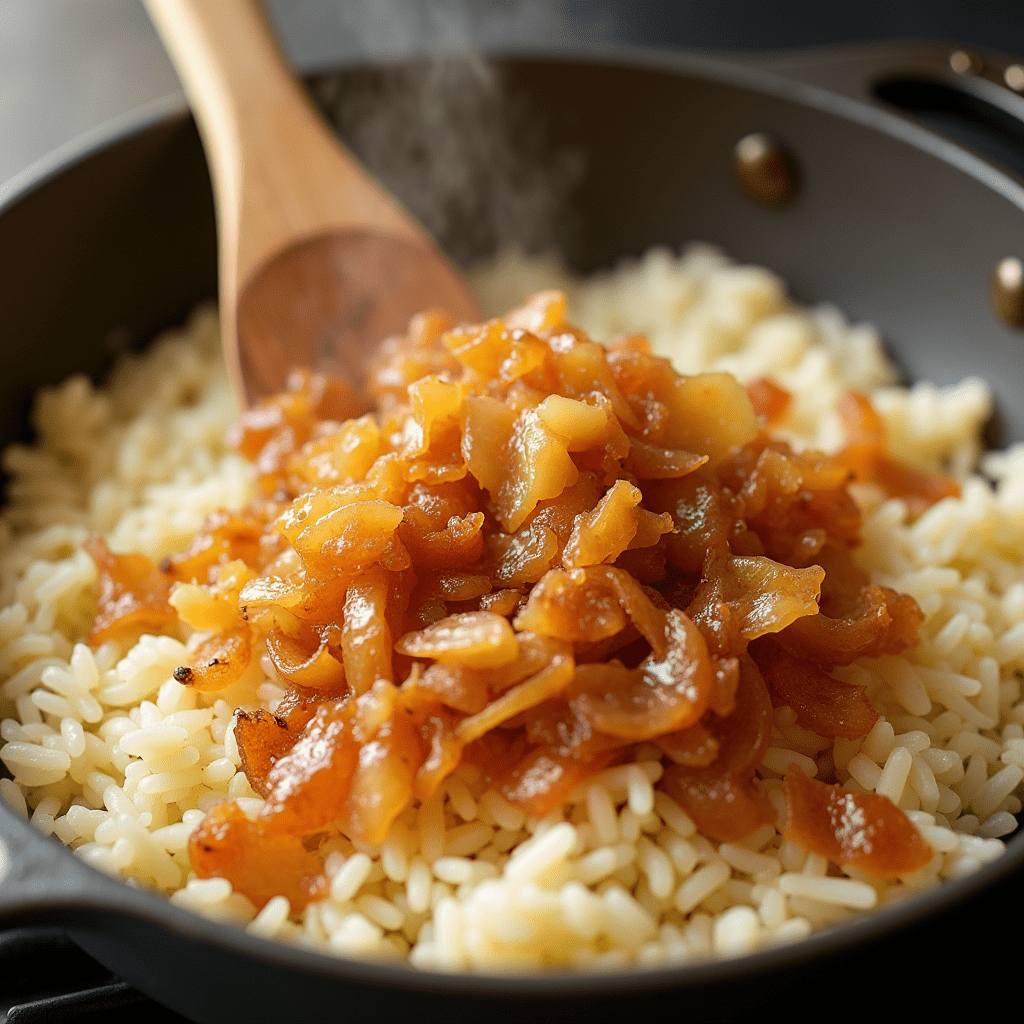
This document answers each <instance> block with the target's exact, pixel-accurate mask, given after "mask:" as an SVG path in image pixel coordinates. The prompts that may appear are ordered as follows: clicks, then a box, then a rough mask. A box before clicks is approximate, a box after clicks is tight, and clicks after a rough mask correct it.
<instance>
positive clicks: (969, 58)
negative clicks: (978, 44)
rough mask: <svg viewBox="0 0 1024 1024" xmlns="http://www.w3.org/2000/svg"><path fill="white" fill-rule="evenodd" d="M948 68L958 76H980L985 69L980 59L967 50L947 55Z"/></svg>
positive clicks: (955, 51)
mask: <svg viewBox="0 0 1024 1024" xmlns="http://www.w3.org/2000/svg"><path fill="white" fill-rule="evenodd" d="M949 66H950V67H951V68H952V69H953V70H954V71H955V72H956V73H957V74H958V75H980V74H981V72H982V70H983V69H984V67H985V65H984V64H983V63H982V62H981V58H980V57H979V56H978V55H977V54H976V53H971V52H970V51H969V50H954V51H953V52H952V53H951V54H950V55H949Z"/></svg>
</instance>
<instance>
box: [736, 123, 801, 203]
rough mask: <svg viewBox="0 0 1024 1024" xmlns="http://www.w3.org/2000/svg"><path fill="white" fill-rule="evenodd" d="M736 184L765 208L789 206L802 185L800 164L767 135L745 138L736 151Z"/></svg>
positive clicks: (780, 144) (757, 134) (775, 140)
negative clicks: (798, 173)
mask: <svg viewBox="0 0 1024 1024" xmlns="http://www.w3.org/2000/svg"><path fill="white" fill-rule="evenodd" d="M733 158H734V165H735V168H736V180H737V181H738V182H739V184H740V187H741V188H742V189H743V191H744V192H746V194H747V195H748V196H749V197H750V198H751V199H753V200H754V202H755V203H760V204H761V205H762V206H778V205H780V204H782V203H785V202H788V201H789V200H790V199H792V198H793V197H794V196H795V195H796V192H797V186H798V184H799V181H798V176H797V170H796V164H795V163H794V161H793V158H792V157H791V156H790V155H789V153H788V151H787V150H786V147H785V146H784V145H783V144H782V143H781V142H780V141H779V140H778V139H775V138H773V137H772V136H771V135H768V134H766V133H764V132H755V133H754V134H753V135H745V136H744V137H743V138H742V139H740V141H739V142H737V143H736V148H735V149H734V150H733Z"/></svg>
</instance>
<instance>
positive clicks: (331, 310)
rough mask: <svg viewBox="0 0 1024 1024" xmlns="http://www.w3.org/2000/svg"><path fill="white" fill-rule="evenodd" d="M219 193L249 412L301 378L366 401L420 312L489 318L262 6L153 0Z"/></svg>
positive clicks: (231, 354) (236, 371)
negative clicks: (303, 372)
mask: <svg viewBox="0 0 1024 1024" xmlns="http://www.w3.org/2000/svg"><path fill="white" fill-rule="evenodd" d="M146 7H147V10H148V11H149V14H150V17H151V18H152V20H153V22H154V24H155V25H156V27H157V30H158V31H159V33H160V35H161V38H162V39H163V41H164V44H165V46H166V47H167V50H168V52H169V53H170V55H171V58H172V60H173V61H174V64H175V67H176V68H177V70H178V74H179V77H180V78H181V81H182V85H183V87H184V89H185V92H186V94H187V96H188V98H189V103H190V105H191V107H192V110H193V113H194V115H195V118H196V121H197V123H198V125H199V130H200V134H201V135H202V139H203V146H204V148H205V150H206V155H207V161H208V163H209V166H210V171H211V175H212V177H213V184H214V196H215V200H216V207H217V231H218V247H219V259H220V310H221V313H220V315H221V328H222V333H223V338H224V353H225V358H226V359H227V362H228V368H229V371H230V372H231V375H232V378H233V381H234V383H235V386H236V388H237V390H238V393H239V394H240V396H241V397H242V399H243V400H244V401H245V402H249V403H251V402H255V401H258V400H259V399H260V398H264V397H266V396H269V395H272V394H274V393H276V392H278V391H280V390H281V389H282V388H283V387H284V385H285V382H286V380H287V376H288V373H289V371H291V370H292V369H294V368H296V367H299V366H308V367H312V368H314V369H317V370H324V371H327V372H331V373H336V374H341V375H343V376H345V377H346V378H347V379H348V380H349V382H350V383H351V384H352V385H353V387H354V388H355V389H356V390H357V391H358V390H359V389H360V388H361V387H362V385H363V383H364V380H365V368H366V365H367V362H368V361H369V359H370V357H372V355H373V353H374V351H375V350H376V349H377V348H378V346H379V344H380V342H381V341H382V340H383V339H384V338H385V337H387V336H389V335H393V334H397V333H401V332H403V331H404V330H405V329H406V327H407V326H408V323H409V319H410V317H411V316H413V315H414V314H416V313H418V312H420V311H422V310H425V309H441V310H444V311H446V312H447V313H448V314H449V316H450V317H451V318H452V320H453V322H455V323H460V322H466V321H472V320H476V319H479V314H478V311H477V308H476V304H475V303H474V301H473V299H472V297H471V296H470V294H469V291H468V289H467V288H466V285H465V283H464V282H463V280H462V279H461V277H460V275H459V274H458V272H457V271H456V270H455V268H454V267H453V266H452V264H451V263H450V262H449V261H448V260H447V259H446V258H445V256H444V255H443V254H442V253H441V252H440V251H439V250H438V248H437V247H436V245H435V244H434V242H433V241H432V239H431V238H430V236H429V235H428V234H427V232H426V231H425V230H424V229H423V227H422V226H421V225H420V224H419V223H417V221H416V220H415V219H414V218H413V217H412V216H411V215H410V214H408V213H407V212H406V211H405V210H404V209H402V208H401V206H400V205H399V204H398V202H397V201H396V200H395V199H394V198H393V197H392V196H390V195H388V194H387V193H386V192H385V191H384V189H383V188H381V186H380V185H379V184H377V182H375V181H374V180H373V179H372V178H370V176H369V175H367V174H366V172H365V171H364V170H363V169H362V168H361V167H360V166H359V165H358V163H357V162H356V161H355V159H354V158H353V157H351V156H350V155H349V154H348V153H347V152H346V151H345V150H344V149H343V148H342V146H341V144H340V143H339V142H338V141H337V139H336V138H335V137H334V135H333V133H332V132H331V131H330V129H329V128H328V127H327V126H326V125H325V124H324V123H323V122H322V120H321V119H320V117H319V115H318V114H317V113H316V111H315V110H314V109H313V107H312V105H311V104H310V103H309V101H308V100H307V98H306V96H305V94H304V93H303V91H302V90H301V88H300V87H299V85H298V84H297V83H296V81H295V80H294V78H293V77H292V75H291V72H290V70H289V69H288V66H287V64H286V62H285V61H284V59H283V57H282V56H281V53H280V51H279V50H278V47H277V45H276V43H275V41H274V37H273V35H272V33H271V31H270V29H269V28H268V26H267V24H266V22H265V21H264V19H263V17H262V14H261V12H260V11H259V9H258V6H257V5H256V4H255V3H254V2H252V0H230V2H225V0H146Z"/></svg>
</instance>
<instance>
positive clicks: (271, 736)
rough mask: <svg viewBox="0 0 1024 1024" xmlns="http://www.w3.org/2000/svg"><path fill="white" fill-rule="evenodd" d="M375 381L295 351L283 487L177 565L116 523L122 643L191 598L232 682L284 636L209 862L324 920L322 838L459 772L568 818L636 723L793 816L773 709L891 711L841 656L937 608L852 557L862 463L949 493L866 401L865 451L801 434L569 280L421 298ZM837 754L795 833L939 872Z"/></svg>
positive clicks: (734, 808) (811, 842)
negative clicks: (312, 363) (128, 551)
mask: <svg viewBox="0 0 1024 1024" xmlns="http://www.w3.org/2000/svg"><path fill="white" fill-rule="evenodd" d="M371 392H372V397H373V399H374V402H375V404H376V409H375V411H374V412H373V413H372V414H366V415H362V416H356V417H355V418H349V417H350V416H351V414H352V413H353V412H354V411H359V410H356V409H355V407H354V399H353V394H352V392H351V391H350V389H349V388H348V387H346V386H343V385H342V384H340V383H339V382H337V381H332V380H329V379H325V378H322V377H316V376H311V375H309V374H296V375H294V376H293V379H292V381H291V384H290V388H289V390H288V391H287V392H286V393H285V394H283V395H281V396H280V397H278V398H276V399H274V400H272V401H270V402H268V403H266V404H264V405H261V406H259V407H257V408H255V409H253V410H251V411H249V412H248V413H246V414H245V415H244V416H243V418H242V420H241V421H240V423H239V424H238V426H237V428H236V429H235V431H234V433H233V442H234V444H235V446H236V447H237V448H238V449H239V450H240V451H241V452H242V453H243V454H245V455H246V456H247V457H249V458H250V459H251V460H252V461H253V464H254V467H255V473H256V477H257V481H258V486H259V491H260V497H259V498H258V499H257V501H255V502H254V503H253V505H252V506H251V507H250V508H249V509H247V510H246V511H245V512H242V513H237V514H232V513H219V514H217V515H215V516H213V517H211V518H210V520H209V521H208V523H207V524H206V527H205V528H204V529H203V530H202V531H201V532H200V533H199V535H198V536H197V537H196V538H195V540H194V542H193V543H192V545H191V546H190V548H189V549H188V550H187V551H185V552H184V553H182V554H181V555H178V556H174V557H172V558H170V559H167V560H166V561H165V563H164V564H163V565H162V566H160V567H159V568H158V567H155V566H153V565H151V564H148V563H147V564H142V563H143V562H144V560H142V561H140V560H139V559H138V557H137V556H120V555H112V554H110V552H109V551H108V550H107V549H106V547H105V545H103V543H102V541H100V540H98V539H94V540H93V541H92V542H91V547H90V551H91V553H92V554H93V557H94V558H95V559H96V561H97V565H98V567H99V571H100V592H99V608H98V613H97V619H96V627H95V631H94V639H95V640H96V641H97V642H99V641H102V640H103V639H106V638H108V637H109V636H112V635H116V633H117V631H118V630H127V631H129V632H130V631H133V630H134V631H136V632H138V631H140V630H143V629H146V630H155V629H163V628H165V627H168V626H169V624H172V623H173V620H174V619H175V618H180V619H181V620H182V621H183V622H184V623H185V624H186V625H187V626H188V627H190V628H191V629H193V630H198V631H202V634H203V635H202V636H201V637H199V638H198V639H199V641H200V642H198V643H197V644H196V645H195V646H194V648H193V651H194V653H193V657H192V660H191V663H190V664H189V665H183V666H181V667H180V668H179V669H178V671H177V672H176V673H175V678H176V679H177V680H178V681H179V682H182V683H185V684H187V685H190V686H195V687H197V688H200V689H202V690H205V691H211V690H219V689H223V688H224V687H227V686H229V685H230V684H231V683H232V682H233V681H235V680H237V679H239V678H240V677H241V675H242V674H243V673H245V672H246V671H247V670H248V668H249V666H250V663H251V661H252V660H253V659H258V658H260V657H263V656H264V653H265V656H266V658H268V659H269V662H270V663H271V664H272V666H273V672H274V674H276V676H277V677H278V678H279V680H281V682H282V685H284V686H286V687H287V688H288V690H287V694H286V696H285V697H284V699H283V700H282V701H281V703H280V704H279V705H277V706H276V707H275V708H274V710H273V712H271V711H269V710H266V709H257V710H239V711H238V712H237V714H236V719H235V730H234V732H235V740H236V742H237V745H238V749H239V753H240V756H241V762H242V767H243V769H244V771H245V773H246V775H247V777H248V779H249V782H250V784H251V786H252V788H253V789H254V790H255V791H256V792H257V793H258V794H260V795H261V796H262V797H263V798H264V804H263V807H262V810H260V812H259V814H258V816H257V817H256V818H255V819H254V820H250V818H249V817H247V816H246V815H245V814H244V813H243V812H242V810H241V809H240V807H239V806H238V805H237V804H235V803H234V802H232V801H229V802H226V803H223V804H221V805H219V806H217V807H215V808H214V809H213V810H212V811H210V812H209V814H208V815H207V817H206V820H205V821H204V822H203V824H202V825H201V826H200V827H199V828H198V829H197V830H196V831H195V832H194V833H193V835H192V839H191V843H190V856H191V860H192V865H193V868H194V870H195V871H196V873H197V874H198V875H199V876H200V877H209V876H222V877H226V878H227V879H229V880H230V881H231V883H232V884H233V886H234V888H235V889H236V891H239V892H242V893H244V894H245V895H247V896H248V897H249V898H250V899H251V900H252V901H253V902H254V903H255V904H257V905H262V904H263V903H265V902H266V901H267V900H268V899H269V898H270V897H271V896H273V895H275V894H278V893H280V894H284V895H286V896H287V897H288V899H289V900H290V902H291V905H292V909H293V910H298V909H299V908H301V907H302V906H304V905H305V904H306V903H307V902H309V901H311V900H316V899H318V898H320V897H321V896H322V895H324V893H325V891H326V884H327V883H326V879H325V876H324V873H323V867H322V863H321V860H320V858H319V857H318V856H317V852H316V851H317V847H318V844H319V841H320V839H321V838H322V837H323V836H324V835H325V834H327V833H329V832H330V831H331V830H334V829H340V831H341V832H343V833H344V834H345V835H347V836H348V837H349V838H351V839H353V840H355V841H357V842H365V843H371V844H372V843H380V842H381V841H383V839H384V838H385V836H386V834H387V832H388V829H389V827H390V826H391V824H392V822H393V821H394V819H395V818H396V816H397V815H399V814H400V813H401V812H402V811H403V809H404V808H405V807H406V806H407V805H408V804H409V803H410V802H412V801H417V800H424V799H427V798H428V797H430V796H431V795H432V794H433V793H434V792H435V791H436V790H437V789H438V787H439V786H440V785H441V784H442V782H443V781H444V779H445V778H446V777H447V776H448V775H449V774H450V773H451V772H452V771H453V770H454V769H455V768H456V767H457V766H458V765H459V764H460V763H464V762H468V763H471V764H473V765H474V766H475V767H476V768H477V769H478V770H479V771H480V772H481V773H482V774H483V776H484V777H485V778H486V779H487V780H488V781H489V782H490V784H491V785H492V786H493V787H494V788H495V789H497V790H498V791H499V792H500V793H501V794H502V795H504V796H505V797H506V798H507V799H508V800H510V801H511V802H513V803H514V804H517V805H518V806H519V807H521V808H523V809H524V810H525V811H527V812H528V813H529V814H532V815H536V816H543V815H545V814H547V813H548V812H550V811H551V810H552V809H554V808H556V807H557V806H558V805H559V804H560V803H561V802H562V801H563V800H564V799H565V798H566V797H567V796H568V795H569V794H570V793H571V792H572V790H573V789H574V788H575V787H576V786H577V785H578V784H579V783H580V782H581V781H583V780H585V779H586V778H588V777H589V776H591V775H593V774H594V773H595V772H597V771H599V770H600V769H602V768H603V767H605V766H607V765H609V764H612V763H619V762H623V761H628V760H630V759H631V758H632V757H633V756H634V752H635V750H636V748H637V746H638V745H640V744H648V745H649V744H654V745H656V746H657V747H658V748H659V750H660V752H661V756H662V760H663V762H664V764H665V765H666V770H665V773H664V775H663V777H662V780H661V782H660V783H659V784H660V785H661V786H662V788H664V789H665V790H666V791H667V792H668V794H669V795H670V796H672V797H673V798H674V799H675V800H676V801H678V803H679V804H680V806H682V807H683V808H684V809H685V810H686V811H687V812H688V813H689V814H690V816H691V817H692V818H693V819H694V821H695V822H696V824H697V826H698V828H699V829H700V831H701V832H702V833H703V834H704V835H705V836H707V837H709V838H710V839H713V840H718V841H733V840H737V839H741V838H743V837H744V836H746V835H748V834H749V833H750V832H752V831H753V830H754V829H756V828H757V827H759V826H760V825H762V824H764V823H766V822H775V821H776V820H777V818H778V814H777V811H776V809H775V808H774V806H773V805H772V803H771V802H770V801H769V800H768V799H767V797H766V796H765V795H764V794H763V792H762V791H761V789H760V788H759V785H758V781H757V769H758V766H759V764H760V762H761V758H762V755H763V753H764V751H765V749H766V746H767V741H768V736H769V731H770V729H771V725H772V715H773V708H774V707H777V706H783V705H785V706H788V707H790V708H792V709H793V710H794V711H795V713H796V715H797V721H798V722H799V724H800V725H802V726H805V727H806V728H808V729H811V730H813V731H815V732H816V733H818V734H819V735H821V736H826V737H837V736H842V737H848V738H856V737H861V736H864V735H865V734H866V733H867V732H868V731H869V730H870V729H871V727H872V725H873V724H874V722H875V720H876V717H877V716H876V714H875V712H874V711H873V709H872V707H871V705H870V703H869V701H868V700H867V699H866V698H865V696H864V694H863V692H862V690H861V689H860V688H859V687H856V686H852V685H850V684H848V683H845V682H841V681H839V680H836V679H834V678H833V677H832V674H831V673H832V669H834V668H835V667H836V666H839V665H848V664H850V663H851V662H852V661H853V660H854V659H856V658H861V657H878V656H881V655H884V654H895V653H898V652H900V651H902V650H904V649H906V648H907V647H909V646H912V645H913V644H914V643H916V639H917V629H918V626H919V624H920V622H921V620H922V616H921V613H920V611H919V610H918V608H917V606H916V604H915V603H914V601H913V600H912V599H911V598H909V597H906V596H903V595H900V594H897V593H895V592H893V591H891V590H888V589H887V588H885V587H879V586H874V585H871V584H870V582H869V581H868V579H867V577H866V576H865V575H864V574H863V573H862V572H861V571H860V569H858V568H857V566H856V565H855V563H854V560H853V558H852V555H851V551H852V549H853V548H855V547H856V545H857V543H858V540H859V532H860V514H859V511H858V508H857V506H856V504H855V503H854V501H853V499H852V498H851V496H850V493H849V489H848V488H849V485H850V483H851V482H852V480H853V479H854V478H855V477H860V478H861V479H864V480H871V481H874V482H876V483H878V484H880V485H881V486H883V487H884V488H886V489H888V490H889V491H890V492H892V493H898V494H901V495H904V496H907V497H908V498H910V499H911V502H912V504H914V505H917V506H919V507H924V506H925V505H927V503H929V502H930V501H934V500H936V499H937V498H939V497H941V496H943V495H944V494H947V493H955V485H954V484H952V483H950V482H949V481H947V480H945V478H939V477H930V476H924V475H922V474H919V473H912V472H910V471H908V470H905V469H904V468H903V467H901V466H900V465H899V464H898V463H896V462H895V461H893V460H892V459H891V458H889V457H888V456H886V455H885V454H884V452H883V442H884V437H883V435H882V430H881V427H880V422H879V420H878V418H877V416H876V415H875V414H874V411H873V410H872V409H871V406H870V403H868V401H867V400H866V399H864V398H863V397H862V396H859V395H856V394H852V393H851V394H850V395H849V396H848V398H847V401H846V404H845V407H844V408H845V412H844V415H845V418H846V423H847V428H848V432H849V440H848V443H847V445H846V447H845V448H843V449H842V450H841V451H840V452H839V453H838V454H837V455H835V456H827V455H824V454H822V453H819V452H813V451H804V452H796V451H793V450H792V449H791V448H790V446H789V445H788V444H786V443H785V442H784V441H782V440H780V439H779V438H777V437H775V436H773V434H772V425H773V424H774V423H775V422H776V421H777V420H778V419H779V417H780V416H781V415H782V414H783V413H784V411H785V408H786V405H787V403H788V401H789V397H788V396H787V395H786V393H785V392H784V391H782V390H781V389H780V388H778V387H777V386H776V385H775V384H772V383H771V382H770V381H758V382H755V383H753V384H751V385H750V386H749V387H748V388H746V389H744V388H743V387H742V386H741V385H740V384H738V383H737V382H736V380H735V379H734V378H732V377H731V376H729V375H727V374H722V373H709V374H702V375H698V376H692V377H685V376H681V375H679V374H677V373H676V372H675V371H674V370H673V369H672V367H671V365H670V364H669V363H668V362H667V361H666V360H664V359H661V358H658V357H655V356H653V355H652V354H651V352H650V350H649V348H648V346H647V344H646V342H645V340H644V339H643V338H641V337H636V336H633V337H626V338H623V339H621V340H619V341H617V342H615V343H614V344H612V345H610V346H608V347H607V348H606V347H604V346H602V345H600V344H597V343H595V342H594V341H591V340H590V339H588V338H587V337H586V336H585V335H584V334H583V333H582V332H581V331H580V330H578V329H577V328H575V327H573V326H571V325H569V324H568V323H566V322H565V319H564V300H563V298H562V296H561V295H559V294H558V293H554V292H549V293H543V294H540V295H538V296H536V297H535V298H534V299H532V300H531V301H530V302H529V303H527V304H526V305H525V306H524V307H523V308H521V309H519V310H517V311H515V312H513V313H511V314H510V315H509V316H508V317H506V318H505V319H504V320H492V321H489V322H487V323H484V324H481V325H479V326H473V327H461V328H457V329H455V330H450V329H448V324H447V323H446V322H445V321H444V320H443V318H441V317H439V316H436V315H423V316H420V317H418V318H416V319H415V320H414V321H413V323H412V324H411V326H410V330H409V333H408V335H407V336H406V337H405V338H403V339H400V340H395V341H392V342H390V343H388V344H387V345H386V346H385V349H384V351H383V354H382V356H381V357H380V360H379V362H378V364H377V365H376V367H375V369H374V372H373V375H372V385H371ZM830 771H831V769H830V767H829V764H828V763H827V762H825V761H823V762H822V763H821V764H820V765H819V773H818V774H819V779H818V780H811V779H808V778H806V777H805V776H803V775H802V773H800V772H799V771H798V770H791V771H790V774H789V776H788V777H787V782H786V796H787V815H786V823H785V828H786V830H787V832H786V834H787V835H789V836H791V837H792V838H794V839H796V840H798V841H799V842H801V843H803V844H804V845H806V846H807V847H808V848H810V849H812V850H815V851H816V852H819V853H821V854H823V855H825V856H827V857H829V858H831V859H833V860H834V861H836V862H838V863H854V864H857V865H858V866H859V867H861V868H862V869H863V870H865V871H867V872H869V873H872V874H874V875H876V876H877V877H893V876H896V875H900V874H905V873H908V872H910V871H913V870H915V869H916V868H918V867H920V866H922V865H923V864H925V863H927V862H928V860H929V859H930V856H931V854H930V850H929V848H928V847H927V846H926V845H925V844H924V843H923V841H922V840H921V839H920V837H919V836H918V835H917V833H916V831H915V829H914V827H913V826H912V825H911V824H910V822H909V821H908V820H907V818H906V816H905V815H904V814H903V812H901V811H899V810H898V809H897V808H896V807H895V806H894V805H892V804H891V803H890V802H889V801H887V800H885V799H884V798H881V797H876V796H874V795H868V796H864V795H858V794H854V793H850V792H847V791H845V790H840V789H838V788H837V787H835V786H834V785H830V784H829V783H832V782H834V778H832V777H830Z"/></svg>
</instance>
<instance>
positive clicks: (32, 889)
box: [0, 801, 131, 927]
mask: <svg viewBox="0 0 1024 1024" xmlns="http://www.w3.org/2000/svg"><path fill="white" fill-rule="evenodd" d="M126 894H127V895H128V896H131V890H130V889H128V888H127V887H126V886H125V885H124V883H123V882H119V881H117V880H115V879H113V878H108V877H107V876H106V875H103V874H100V872H98V871H96V870H95V869H93V868H91V867H89V866H88V865H86V864H83V863H82V862H81V861H80V860H79V859H78V858H77V857H76V856H75V855H74V854H73V853H72V852H71V851H70V850H69V849H67V848H66V847H64V846H62V845H61V844H60V843H58V842H57V841H56V840H55V839H48V838H47V837H45V836H43V835H41V834H40V833H39V832H37V831H36V830H35V829H34V828H33V827H32V826H31V825H30V824H29V823H28V822H27V821H25V820H24V819H23V818H21V817H20V816H19V815H17V814H15V813H14V812H13V811H11V810H10V809H9V808H8V807H7V806H6V805H4V804H3V802H2V801H0V925H4V926H8V927H9V926H13V925H16V924H44V923H49V922H56V923H60V922H63V921H65V920H67V918H68V916H69V914H74V913H76V912H79V911H86V912H93V911H97V910H99V911H103V912H105V913H109V912H111V911H116V910H118V909H119V908H120V907H122V906H123V904H124V903H125V896H126Z"/></svg>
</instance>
